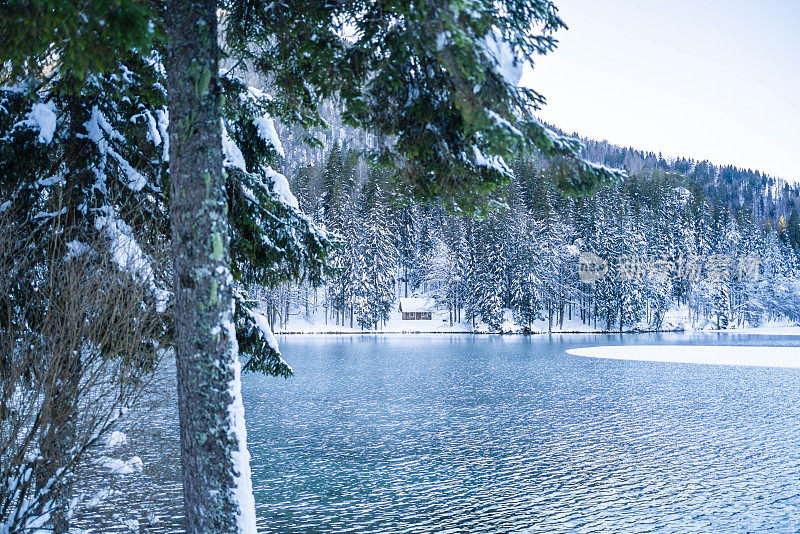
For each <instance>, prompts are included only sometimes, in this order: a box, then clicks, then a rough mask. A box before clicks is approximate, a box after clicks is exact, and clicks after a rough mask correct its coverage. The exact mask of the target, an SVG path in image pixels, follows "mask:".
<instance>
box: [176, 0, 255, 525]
mask: <svg viewBox="0 0 800 534" xmlns="http://www.w3.org/2000/svg"><path fill="white" fill-rule="evenodd" d="M216 8H217V2H215V1H214V0H195V1H190V0H168V1H167V4H166V9H165V13H166V29H167V35H168V38H169V40H168V46H167V53H166V56H165V65H166V69H167V80H168V88H167V92H168V101H169V110H170V124H169V140H170V180H171V187H170V201H171V205H170V218H171V225H172V255H173V258H172V259H173V266H174V276H175V282H174V284H175V286H174V287H175V352H176V361H177V376H178V404H179V414H180V431H181V464H182V468H183V496H184V505H185V508H186V531H187V532H189V533H196V532H198V533H199V532H215V533H238V532H256V528H255V505H254V502H253V493H252V486H251V481H250V466H249V454H248V453H247V445H246V434H245V432H244V408H243V406H242V399H241V382H240V369H241V366H240V364H239V358H238V346H237V344H236V335H235V329H234V325H233V320H234V317H233V307H234V302H233V292H232V289H233V287H232V284H233V279H232V277H231V272H230V255H229V239H230V238H229V235H228V218H227V197H226V192H225V176H224V173H223V169H222V138H221V131H220V109H219V108H220V94H221V88H220V83H219V78H218V68H219V67H218V56H219V50H218V47H217V15H216Z"/></svg>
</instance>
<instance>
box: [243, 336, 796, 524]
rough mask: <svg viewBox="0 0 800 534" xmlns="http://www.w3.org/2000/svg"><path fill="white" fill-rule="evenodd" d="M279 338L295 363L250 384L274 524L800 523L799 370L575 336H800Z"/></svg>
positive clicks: (700, 339) (257, 448)
mask: <svg viewBox="0 0 800 534" xmlns="http://www.w3.org/2000/svg"><path fill="white" fill-rule="evenodd" d="M280 341H281V342H282V348H283V351H284V355H285V357H286V359H287V360H289V361H290V362H291V364H292V366H293V367H294V370H295V373H296V375H295V377H293V378H291V379H288V380H281V379H275V378H267V377H261V376H258V375H249V376H247V377H246V378H245V382H244V397H245V407H246V411H247V424H248V434H249V436H248V437H249V446H250V452H251V454H252V458H253V459H252V469H253V479H254V480H253V481H254V486H255V493H256V503H257V512H258V516H259V527H260V529H261V531H262V532H270V533H272V532H275V533H279V532H280V533H291V532H548V533H549V532H767V531H774V532H800V403H798V400H800V370H795V369H770V368H758V367H727V366H716V365H689V364H675V363H652V362H635V361H617V360H604V359H591V358H581V357H578V356H571V355H568V354H565V353H564V350H565V349H567V348H573V347H579V346H593V345H600V344H611V345H619V344H654V343H690V344H751V345H781V346H787V345H792V346H800V342H799V341H800V339H799V338H788V337H783V338H779V337H766V336H743V335H739V336H736V335H719V336H717V335H707V334H706V335H698V336H694V337H692V336H685V335H675V334H672V335H624V336H608V335H605V336H595V335H586V336H576V335H566V336H551V337H548V336H532V337H522V336H467V335H459V336H447V335H432V336H399V335H397V336H392V335H388V336H319V337H307V336H287V337H284V338H283V339H281V340H280ZM798 350H800V348H798Z"/></svg>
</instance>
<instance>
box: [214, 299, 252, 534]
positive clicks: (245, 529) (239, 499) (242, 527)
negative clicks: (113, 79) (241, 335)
mask: <svg viewBox="0 0 800 534" xmlns="http://www.w3.org/2000/svg"><path fill="white" fill-rule="evenodd" d="M235 306H236V305H235V304H233V305H232V306H231V310H230V312H228V316H227V317H226V318H225V319H224V320H223V321H222V327H223V328H224V329H225V331H226V333H227V335H228V343H229V344H230V347H231V353H232V356H233V358H232V359H233V379H232V380H231V381H230V383H229V384H228V392H229V394H230V396H231V403H230V404H229V405H228V424H229V428H230V431H231V432H232V433H233V434H234V436H235V438H236V444H237V448H236V449H235V450H234V451H233V453H232V458H231V460H232V462H233V465H234V469H235V470H236V473H235V474H234V476H235V485H234V496H233V497H234V500H235V501H236V503H237V504H238V508H239V510H238V512H239V515H238V517H237V522H238V525H239V532H240V533H242V534H257V532H258V529H257V528H256V503H255V498H254V496H253V481H252V478H251V472H250V452H249V451H248V450H247V428H246V427H245V420H244V402H243V401H242V364H241V362H240V361H239V344H238V342H237V341H236V327H235V325H234V324H233V320H232V318H233V316H234V307H235Z"/></svg>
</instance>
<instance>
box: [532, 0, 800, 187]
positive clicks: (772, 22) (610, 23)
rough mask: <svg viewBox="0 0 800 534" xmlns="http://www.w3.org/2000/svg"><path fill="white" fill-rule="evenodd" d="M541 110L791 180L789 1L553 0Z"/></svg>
mask: <svg viewBox="0 0 800 534" xmlns="http://www.w3.org/2000/svg"><path fill="white" fill-rule="evenodd" d="M556 5H557V6H558V7H559V13H560V14H561V16H562V18H563V19H564V21H565V22H566V23H567V26H569V30H562V31H560V32H559V33H558V34H557V37H558V39H559V41H560V42H559V46H558V48H557V49H556V51H555V52H553V53H551V54H549V55H547V56H544V57H541V58H540V59H539V61H538V62H537V63H536V65H535V69H533V71H531V70H530V69H526V72H525V74H524V76H523V80H522V83H523V84H524V85H528V86H530V87H533V88H534V89H536V90H537V91H539V92H540V93H542V94H543V95H544V96H545V97H546V98H547V105H546V106H545V107H544V108H543V109H542V110H541V111H540V112H539V113H538V116H539V118H540V119H542V120H544V121H546V122H549V123H551V124H554V125H556V126H558V127H559V128H561V129H563V130H565V131H566V132H568V133H572V132H578V133H579V134H581V135H583V136H586V137H590V138H593V139H598V140H602V139H607V140H609V141H610V142H612V143H615V144H618V145H623V146H632V147H634V148H638V149H641V150H647V151H653V152H656V153H658V152H662V153H663V155H664V156H665V157H670V156H684V157H691V158H694V159H697V160H702V159H708V160H710V161H712V162H713V163H717V164H733V165H736V166H738V167H745V168H751V169H758V170H761V171H763V172H766V173H768V174H771V175H773V176H780V177H783V178H786V179H787V180H791V181H798V182H800V0H556Z"/></svg>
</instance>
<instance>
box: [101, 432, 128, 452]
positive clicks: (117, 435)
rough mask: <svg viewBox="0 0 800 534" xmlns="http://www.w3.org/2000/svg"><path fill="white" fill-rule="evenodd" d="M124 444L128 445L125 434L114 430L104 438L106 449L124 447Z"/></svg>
mask: <svg viewBox="0 0 800 534" xmlns="http://www.w3.org/2000/svg"><path fill="white" fill-rule="evenodd" d="M126 443H128V436H126V435H125V432H120V431H119V430H115V431H113V432H112V433H111V434H109V435H108V436H106V447H108V448H109V449H113V448H116V447H119V446H120V445H125V444H126Z"/></svg>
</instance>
